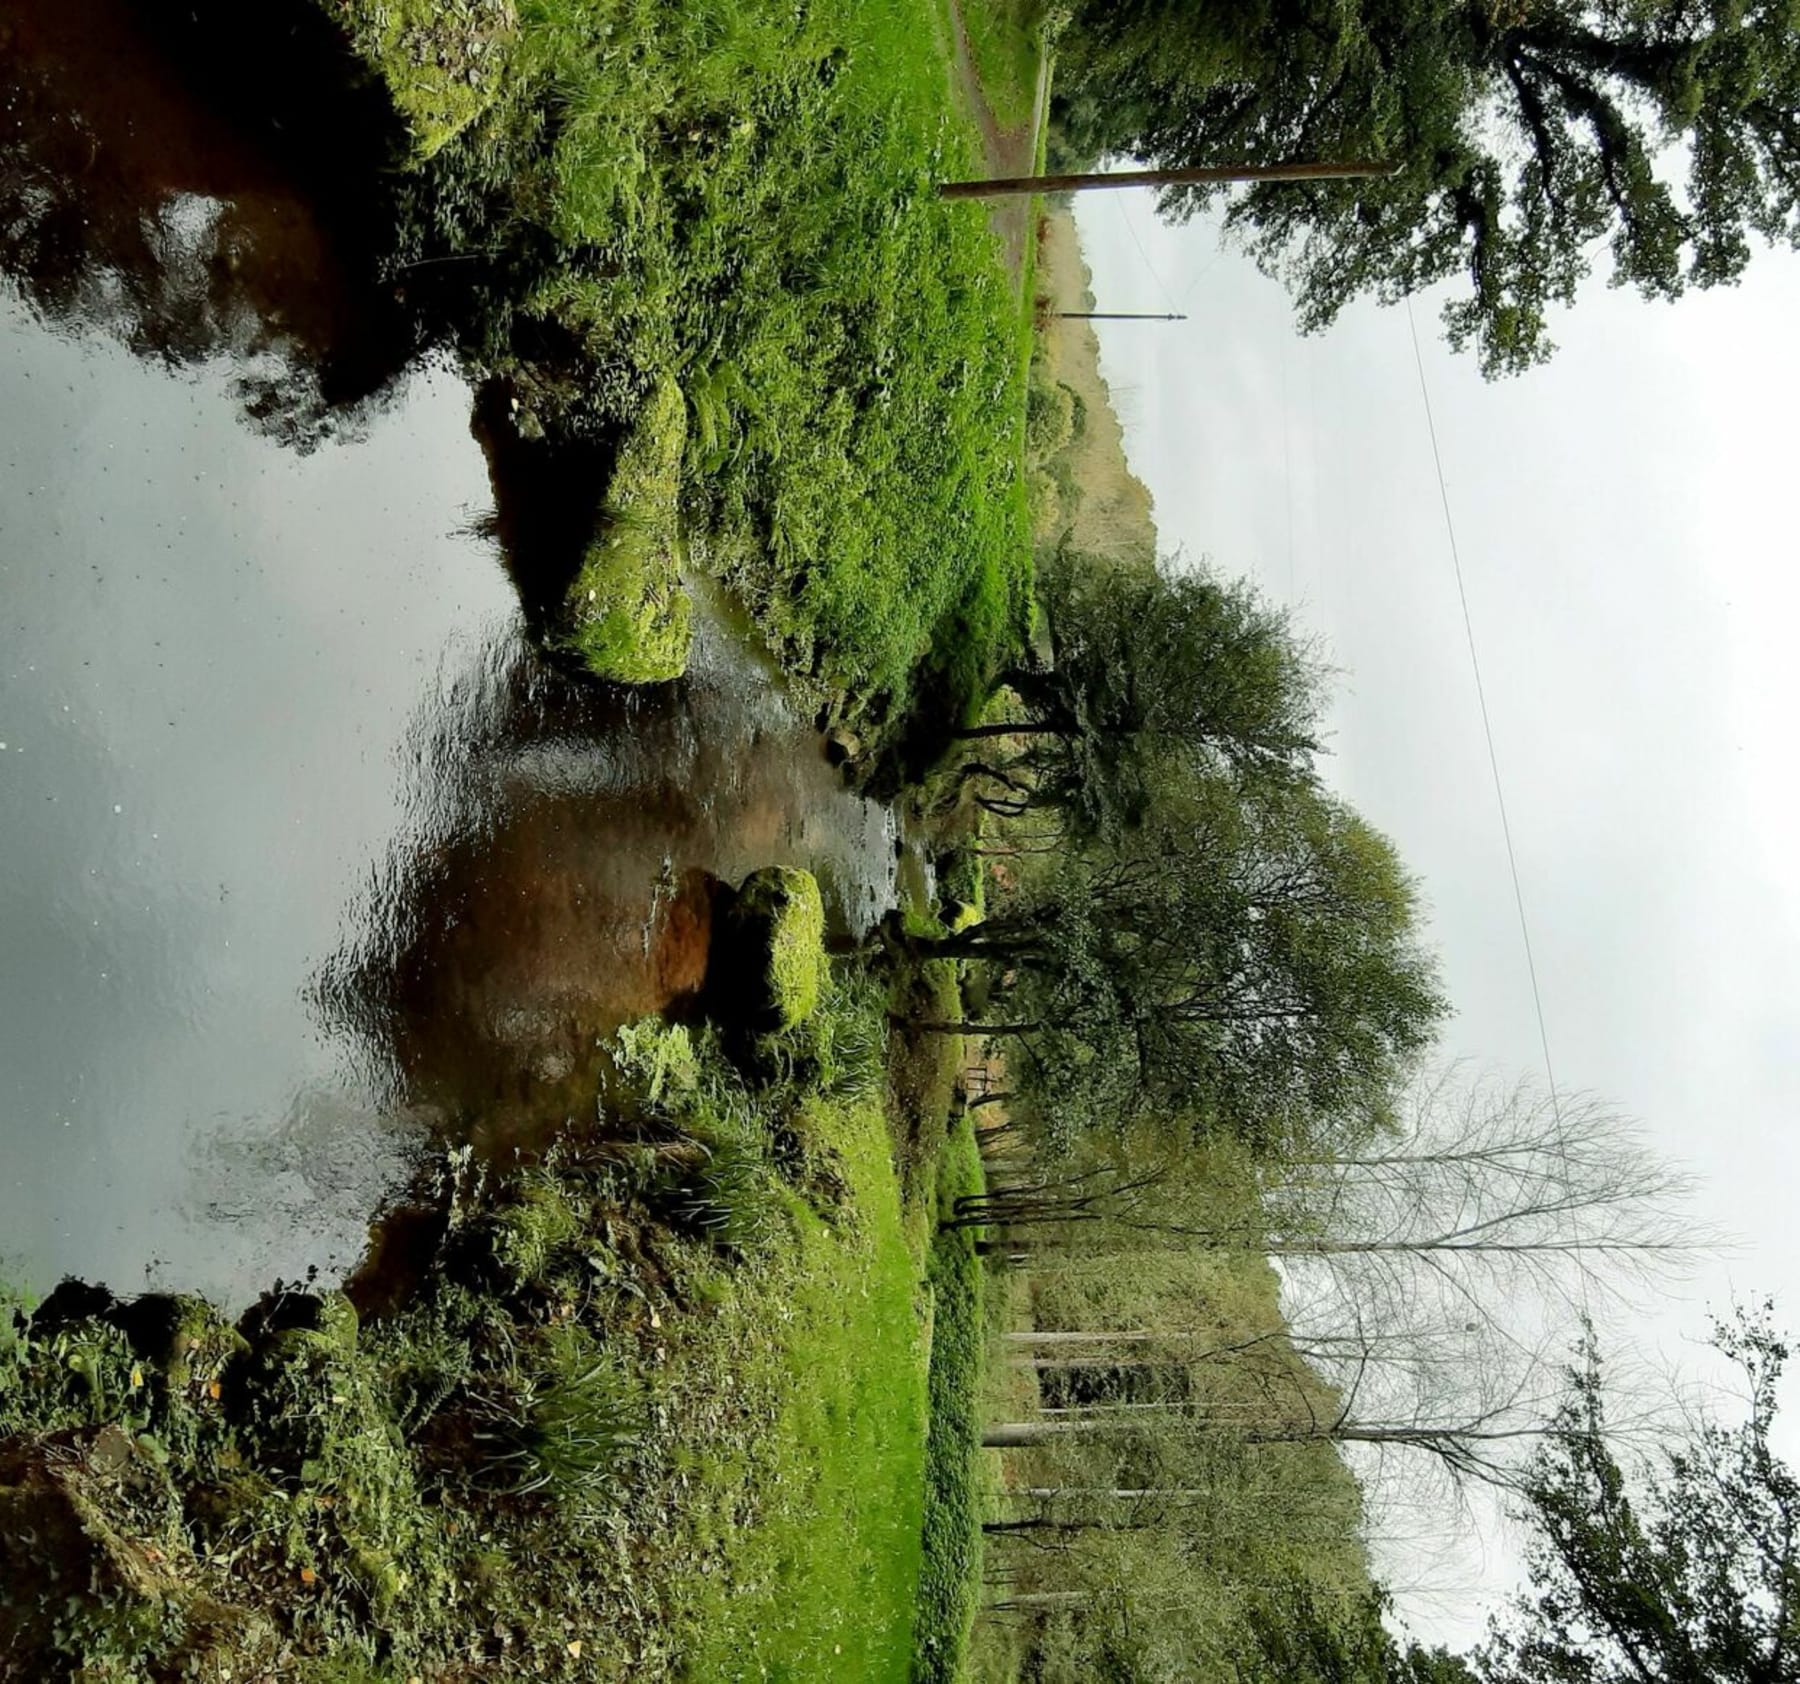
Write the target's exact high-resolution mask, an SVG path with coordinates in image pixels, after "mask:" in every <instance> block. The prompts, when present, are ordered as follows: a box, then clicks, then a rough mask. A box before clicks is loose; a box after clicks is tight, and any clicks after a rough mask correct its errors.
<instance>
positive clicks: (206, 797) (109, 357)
mask: <svg viewBox="0 0 1800 1684" xmlns="http://www.w3.org/2000/svg"><path fill="white" fill-rule="evenodd" d="M136 15H137V14H136V13H134V12H133V10H132V9H131V8H129V7H127V6H124V5H118V4H110V3H107V0H55V3H54V4H51V3H48V0H15V3H14V4H12V5H9V7H8V8H7V11H6V13H5V15H4V18H3V19H0V1278H9V1279H11V1280H12V1281H13V1282H14V1283H16V1284H20V1285H24V1286H26V1287H28V1288H36V1289H42V1288H43V1287H45V1286H47V1285H49V1284H50V1283H52V1282H53V1281H55V1280H56V1279H57V1278H58V1277H59V1276H61V1275H63V1274H65V1273H75V1274H79V1275H82V1276H85V1277H87V1278H89V1279H95V1280H102V1281H105V1282H107V1283H108V1284H110V1285H112V1286H113V1287H114V1288H116V1289H119V1290H124V1291H129V1290H134V1289H137V1288H140V1287H142V1286H144V1285H145V1284H147V1283H156V1284H159V1285H168V1286H172V1287H177V1288H181V1289H184V1290H202V1291H206V1292H209V1293H211V1294H213V1295H215V1296H218V1297H220V1298H222V1299H224V1300H226V1301H228V1302H234V1303H241V1302H242V1301H244V1300H245V1299H247V1298H248V1297H249V1296H251V1295H253V1294H254V1293H255V1292H257V1291H258V1290H260V1289H261V1288H263V1287H264V1286H266V1285H267V1284H269V1282H270V1281H271V1279H273V1278H274V1277H277V1276H280V1277H285V1278H287V1279H295V1278H298V1277H300V1276H302V1275H303V1274H304V1273H305V1272H307V1271H308V1270H309V1269H318V1270H320V1271H322V1272H323V1273H324V1274H325V1275H326V1276H327V1277H332V1276H336V1275H339V1274H341V1273H343V1272H344V1271H345V1270H346V1269H348V1268H349V1267H350V1265H351V1264H352V1263H353V1262H354V1260H355V1258H356V1256H357V1254H358V1253H359V1252H360V1251H361V1249H362V1247H363V1244H364V1241H365V1238H366V1232H367V1224H368V1222H369V1220H370V1218H371V1216H372V1215H373V1214H374V1213H375V1212H376V1211H377V1210H378V1208H379V1207H380V1206H381V1204H382V1201H383V1199H384V1198H385V1197H386V1196H388V1194H389V1193H390V1191H391V1190H393V1189H394V1188H396V1187H397V1186H398V1185H399V1184H400V1183H401V1182H402V1181H403V1180H404V1178H405V1176H406V1174H407V1172H408V1169H409V1166H410V1165H411V1164H412V1162H413V1161H414V1160H415V1158H416V1155H417V1153H418V1151H419V1149H420V1146H421V1143H422V1142H424V1141H426V1140H428V1139H430V1138H431V1137H432V1135H433V1133H434V1132H437V1133H439V1134H440V1135H441V1134H443V1133H448V1134H450V1135H452V1136H453V1137H462V1136H473V1137H475V1138H478V1139H486V1140H487V1141H488V1142H490V1143H494V1142H499V1143H504V1142H506V1141H507V1140H510V1139H513V1138H515V1137H517V1136H518V1135H519V1134H520V1133H521V1132H523V1131H527V1130H529V1129H530V1128H533V1127H540V1126H542V1125H543V1124H544V1122H545V1121H546V1119H548V1120H550V1121H552V1122H554V1121H556V1120H559V1119H561V1118H562V1117H564V1116H576V1117H578V1118H579V1117H580V1115H581V1114H582V1108H583V1106H584V1105H585V1106H587V1107H588V1108H589V1110H590V1112H591V1106H592V1098H591V1094H592V1086H593V1079H594V1072H595V1069H596V1061H597V1058H598V1056H599V1054H598V1050H597V1049H598V1044H599V1042H600V1041H601V1040H602V1038H603V1037H604V1036H605V1035H606V1034H607V1033H608V1032H609V1031H610V1029H611V1028H612V1027H613V1026H614V1025H616V1024H617V1023H618V1022H619V1021H621V1020H622V1019H624V1018H626V1017H628V1016H631V1015H635V1014H637V1013H640V1012H644V1011H650V1010H657V1009H662V1008H664V1007H667V1006H670V1005H672V1004H673V1005H680V1004H681V1003H682V1002H683V1001H685V1000H688V999H690V998H691V996H692V994H693V991H694V990H695V989H696V988H697V986H698V984H699V981H700V979H701V976H702V974H703V969H704V963H705V948H706V941H707V936H708V926H709V919H710V907H711V888H710V886H711V884H712V883H713V882H714V881H715V880H720V879H723V880H726V881H731V880H735V879H737V878H739V877H741V876H742V875H743V874H744V873H745V872H747V871H749V870H751V869H753V868H754V867H756V866H759V865H763V864H767V863H777V862H778V863H787V864H801V865H806V866H809V867H811V868H813V869H814V870H816V871H818V872H819V874H820V877H821V879H822V882H823V883H824V886H825V889H826V894H827V900H828V903H829V905H830V908H831V913H832V917H833V920H834V922H835V924H836V926H837V927H838V929H840V930H842V931H848V932H860V931H863V930H866V929H867V928H868V927H869V925H870V924H871V923H872V922H873V921H874V920H875V919H876V918H877V917H879V916H880V914H881V913H882V912H883V911H884V910H885V909H886V908H887V907H888V906H890V905H891V904H892V899H893V894H894V882H895V852H896V837H895V826H894V823H893V820H892V818H891V816H890V814H889V813H888V812H887V810H886V809H884V808H882V807H880V806H879V805H877V804H875V803H872V802H869V801H866V800H864V799H862V798H860V797H859V796H857V795H856V794H854V793H852V792H851V791H849V790H847V789H846V788H845V786H844V782H843V779H842V778H841V776H840V775H839V774H838V773H837V772H836V771H834V770H833V769H832V768H831V767H830V766H828V765H827V763H826V761H825V758H824V756H823V754H822V752H821V747H820V743H819V741H818V738H817V737H816V735H815V734H814V732H813V731H812V730H811V728H810V726H809V725H808V724H807V722H805V721H804V720H802V719H800V718H799V717H797V714H796V710H795V709H794V708H793V707H792V706H791V705H790V703H789V702H788V701H787V700H786V699H785V698H784V696H783V694H782V692H781V690H780V687H779V685H778V683H777V682H776V680H775V678H774V676H773V675H772V673H771V672H770V670H769V669H768V667H767V664H766V663H765V662H764V661H763V660H761V659H760V658H759V657H758V655H757V654H756V653H755V652H754V651H753V650H752V649H751V648H750V646H749V640H748V639H747V638H746V636H745V635H744V633H743V631H742V630H741V629H740V628H739V627H737V626H736V625H735V624H734V623H733V622H732V620H731V618H730V616H729V614H727V613H725V612H724V611H722V610H721V609H719V608H718V607H717V606H716V605H715V606H714V607H713V608H712V609H711V610H709V612H707V613H706V614H705V615H704V616H703V626H702V632H701V636H700V638H699V642H698V646H697V649H696V655H695V660H694V665H693V671H692V672H691V674H690V677H689V679H688V680H687V681H685V682H684V683H682V684H680V685H675V686H667V687H661V688H658V689H656V690H653V691H642V692H636V693H626V692H620V691H613V690H608V689H606V688H605V687H602V686H598V685H596V684H594V683H592V682H591V681H588V680H586V679H585V678H584V677H582V676H580V675H578V674H575V673H572V672H570V671H569V670H567V669H566V668H565V667H564V666H562V665H560V664H559V663H558V662H557V661H555V660H554V659H550V658H547V657H546V656H545V655H544V654H543V652H542V651H541V649H540V648H539V646H538V644H537V642H536V641H535V640H534V639H533V638H532V637H531V636H530V634H529V633H528V631H527V628H526V623H525V616H524V614H523V612H522V610H521V607H520V604H519V600H518V597H517V594H516V592H515V590H514V587H513V585H512V583H511V582H510V579H509V575H508V572H507V569H506V567H505V566H504V565H503V561H504V559H505V558H504V557H503V556H502V555H501V553H500V548H499V543H498V540H497V539H496V538H495V537H494V536H492V534H493V533H494V532H495V531H496V530H497V529H498V528H499V527H500V525H501V523H497V522H496V520H495V518H494V509H493V505H494V499H495V488H494V485H493V483H492V481H491V478H490V464H489V461H488V459H487V457H486V456H484V453H483V450H482V448H481V446H480V445H479V444H478V443H477V440H476V437H475V435H474V432H473V431H472V428H471V412H472V398H471V393H470V391H469V390H468V388H467V386H466V385H465V384H464V383H463V381H462V380H461V379H460V378H459V377H458V375H457V374H456V372H455V371H454V370H453V368H452V367H451V366H450V365H449V364H448V362H447V360H445V359H442V358H438V359H435V360H434V359H431V358H429V357H427V358H420V357H419V356H417V355H416V352H417V349H418V347H417V345H416V344H415V343H414V342H413V340H412V339H411V337H410V336H409V330H408V328H407V327H406V324H405V323H404V320H403V319H401V318H399V317H398V316H396V315H394V313H393V312H392V309H391V288H390V289H388V290H387V291H385V292H384V291H383V289H382V288H381V287H380V286H378V285H376V284H374V283H373V281H371V280H370V279H369V278H368V277H367V276H363V275H359V273H358V270H357V266H356V264H355V263H354V262H349V261H346V260H344V259H343V258H342V256H341V250H342V247H343V243H344V232H343V227H342V223H343V217H342V216H341V215H339V214H337V213H328V212H327V211H326V210H325V209H322V208H321V207H322V205H325V204H328V203H329V200H328V199H323V200H322V199H321V198H320V197H319V196H318V193H317V191H316V184H313V183H308V182H306V181H304V180H297V179H296V178H295V175H294V172H293V171H291V170H288V169H285V168H284V166H283V164H282V162H281V160H280V156H279V154H280V148H279V146H278V145H274V144H272V143H270V141H269V136H268V135H267V134H263V133H260V132H259V130H258V128H257V125H256V124H255V123H254V122H250V123H246V121H245V120H244V119H243V118H242V116H241V115H239V116H238V117H236V118H234V117H233V116H232V115H230V114H223V115H221V114H217V113H214V112H211V111H209V109H208V107H207V105H206V103H205V101H204V100H202V99H199V98H197V97H196V94H195V91H194V88H193V87H192V86H191V84H190V81H189V80H188V79H186V78H184V75H183V73H182V71H181V69H180V66H179V61H178V59H175V58H172V57H171V56H170V55H169V53H168V52H167V51H166V43H164V42H161V41H158V40H153V39H151V38H150V37H148V36H146V35H145V34H143V33H142V32H141V31H140V29H139V27H138V25H137V23H136V22H134V18H135V16H136Z"/></svg>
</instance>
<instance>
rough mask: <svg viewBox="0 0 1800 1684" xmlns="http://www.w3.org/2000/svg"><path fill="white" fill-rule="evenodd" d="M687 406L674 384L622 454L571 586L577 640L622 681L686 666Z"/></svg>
mask: <svg viewBox="0 0 1800 1684" xmlns="http://www.w3.org/2000/svg"><path fill="white" fill-rule="evenodd" d="M686 446H687V403H686V401H685V400H684V399H683V397H682V395H681V388H680V387H679V386H678V385H677V384H676V383H675V382H674V381H673V380H665V381H663V382H662V384H661V385H659V386H658V387H657V388H656V390H655V391H654V392H653V393H652V394H651V397H650V401H649V402H648V403H647V404H646V405H645V406H644V409H643V412H642V413H641V414H640V415H639V417H638V420H637V424H636V426H634V427H633V429H632V431H631V435H630V437H629V438H627V439H626V441H625V446H624V448H623V449H622V450H621V451H620V452H619V460H618V465H617V467H616V468H615V469H614V470H613V478H612V484H611V486H610V487H609V489H608V491H607V495H606V503H605V506H604V507H603V508H602V510H601V513H600V522H599V529H598V531H597V533H596V535H595V538H594V541H593V543H592V544H591V545H590V546H589V547H588V551H587V555H586V557H585V558H584V560H583V562H582V565H581V571H580V572H579V573H578V574H577V575H576V576H575V583H574V584H573V585H572V586H571V587H570V589H569V640H570V642H571V643H572V644H573V646H574V647H575V649H576V650H578V651H579V652H580V654H581V657H582V659H583V660H584V661H585V662H586V663H587V665H588V667H589V669H590V670H591V671H592V672H594V673H596V674H597V675H598V676H599V677H601V678H605V679H610V680H612V681H613V682H614V683H616V684H659V683H663V682H666V681H667V680H669V679H672V678H679V677H680V676H681V675H682V674H683V673H684V672H686V671H687V662H688V651H689V649H690V648H691V647H692V645H693V641H694V629H693V615H694V605H693V599H692V598H691V597H689V595H688V593H687V592H686V590H684V589H683V588H682V583H681V561H682V547H681V521H680V501H681V459H682V453H683V452H684V450H685V449H686Z"/></svg>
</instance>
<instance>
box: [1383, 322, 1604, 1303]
mask: <svg viewBox="0 0 1800 1684" xmlns="http://www.w3.org/2000/svg"><path fill="white" fill-rule="evenodd" d="M1406 325H1407V328H1408V330H1409V331H1410V333H1411V334H1412V348H1413V366H1414V367H1415V368H1416V369H1417V370H1418V371H1419V396H1420V397H1421V398H1422V399H1423V400H1424V404H1425V427H1426V431H1427V432H1429V433H1430V435H1431V462H1432V466H1433V468H1435V469H1436V471H1437V482H1438V499H1439V501H1440V502H1441V503H1442V504H1443V507H1444V531H1445V533H1446V534H1447V535H1448V536H1449V539H1450V563H1451V566H1452V567H1453V568H1454V570H1455V572H1456V595H1457V598H1458V600H1459V601H1460V602H1461V604H1462V621H1463V635H1464V636H1465V637H1466V638H1467V640H1468V645H1469V667H1470V670H1471V671H1472V672H1473V673H1474V675H1475V699H1476V701H1477V702H1478V703H1479V704H1480V707H1481V734H1482V736H1483V737H1484V738H1485V739H1486V742H1487V757H1488V770H1489V772H1490V773H1492V775H1493V780H1494V802H1495V805H1496V806H1498V807H1499V809H1500V834H1501V837H1502V838H1503V839H1504V841H1505V843H1506V865H1507V869H1508V871H1510V872H1511V874H1512V888H1513V904H1514V906H1516V907H1517V908H1518V913H1519V939H1520V941H1521V942H1522V943H1523V944H1524V947H1525V972H1526V975H1527V976H1528V977H1529V978H1530V980H1531V1003H1532V1007H1533V1009H1534V1010H1535V1011H1536V1013H1537V1029H1538V1045H1539V1047H1540V1048H1542V1050H1543V1055H1544V1079H1545V1081H1547V1082H1548V1083H1549V1085H1550V1110H1551V1114H1552V1115H1553V1116H1554V1117H1555V1119H1556V1127H1557V1133H1558V1135H1559V1136H1562V1134H1563V1116H1562V1097H1561V1094H1560V1092H1559V1090H1558V1089H1557V1085H1556V1066H1555V1064H1554V1062H1553V1061H1552V1059H1551V1057H1550V1031H1549V1028H1548V1026H1547V1023H1546V1021H1545V1018H1544V995H1543V990H1542V989H1541V988H1540V987H1539V986H1538V972H1537V956H1536V954H1535V953H1534V952H1533V951H1532V946H1531V920H1530V919H1529V918H1528V917H1527V916H1526V914H1525V887H1524V883H1523V881H1522V880H1521V878H1520V876H1519V856H1518V854H1517V852H1516V851H1515V850H1514V848H1513V835H1512V820H1511V818H1510V817H1509V816H1508V814H1507V810H1506V786H1505V784H1504V783H1503V782H1502V781H1501V777H1500V755H1499V752H1498V751H1497V750H1496V748H1495V747H1494V722H1493V718H1492V716H1491V715H1490V713H1489V711H1488V699H1487V686H1486V684H1485V683H1483V681H1482V676H1481V652H1480V649H1479V648H1478V646H1477V644H1476V642H1475V619H1474V616H1473V615H1472V614H1471V613H1470V611H1469V589H1468V585H1467V584H1466V582H1465V581H1464V579H1463V564H1462V551H1461V549H1460V548H1459V547H1458V545H1457V542H1456V520H1455V517H1454V516H1453V515H1452V514H1451V512H1450V489H1449V487H1448V486H1447V485H1446V484H1445V482H1444V457H1443V453H1442V451H1440V450H1439V448H1438V434H1437V418H1436V417H1435V416H1434V415H1433V413H1432V409H1431V387H1430V386H1429V384H1428V383H1427V382H1426V379H1425V356H1424V353H1423V352H1422V351H1421V350H1420V349H1419V324H1418V321H1417V319H1416V318H1415V317H1414V315H1413V307H1412V300H1411V298H1408V299H1407V301H1406ZM1563 1144H1564V1152H1565V1155H1566V1153H1567V1140H1566V1138H1565V1139H1564V1143H1563ZM1582 1284H1583V1292H1584V1296H1585V1289H1586V1280H1585V1276H1584V1279H1583V1283H1582Z"/></svg>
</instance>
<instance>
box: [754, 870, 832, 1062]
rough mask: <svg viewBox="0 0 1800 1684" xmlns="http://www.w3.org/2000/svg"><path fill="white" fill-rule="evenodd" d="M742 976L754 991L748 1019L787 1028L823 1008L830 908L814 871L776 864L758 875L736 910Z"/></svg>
mask: <svg viewBox="0 0 1800 1684" xmlns="http://www.w3.org/2000/svg"><path fill="white" fill-rule="evenodd" d="M731 928H732V936H733V940H734V942H735V944H736V946H737V959H738V967H737V968H738V973H739V975H740V977H741V978H742V980H743V982H744V984H745V985H746V986H747V987H748V988H749V989H750V990H751V997H750V998H749V999H748V1000H746V1001H744V1002H743V1016H744V1017H745V1018H746V1020H748V1021H752V1022H754V1023H756V1024H757V1025H758V1026H760V1027H764V1028H768V1029H775V1030H784V1029H792V1028H794V1027H795V1026H796V1025H797V1024H800V1023H804V1022H805V1021H806V1019H807V1018H809V1017H811V1016H812V1014H813V1012H814V1011H815V1010H816V1009H817V1008H818V1004H819V995H820V992H821V990H822V989H823V987H824V983H825V967H826V960H825V908H824V903H823V902H822V901H821V900H820V898H819V883H818V879H817V878H815V877H814V876H813V874H812V873H811V872H810V871H798V870H795V869H793V868H792V867H789V866H782V865H771V866H766V867H764V868H763V869H762V870H761V871H753V872H752V873H751V874H750V875H749V876H748V877H746V878H745V879H744V881H743V884H742V886H741V887H740V888H739V890H738V898H737V901H736V903H735V904H734V905H733V907H732V910H731Z"/></svg>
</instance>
